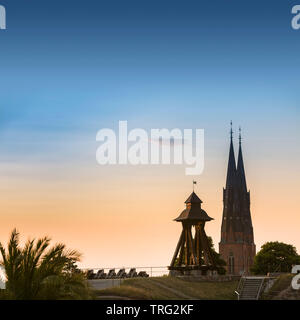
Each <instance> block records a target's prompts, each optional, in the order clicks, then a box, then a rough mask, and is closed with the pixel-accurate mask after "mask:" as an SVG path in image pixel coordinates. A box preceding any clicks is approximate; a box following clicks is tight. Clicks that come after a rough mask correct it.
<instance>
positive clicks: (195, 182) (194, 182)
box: [193, 180, 197, 192]
mask: <svg viewBox="0 0 300 320" xmlns="http://www.w3.org/2000/svg"><path fill="white" fill-rule="evenodd" d="M195 184H197V181H195V180H193V192H194V191H195Z"/></svg>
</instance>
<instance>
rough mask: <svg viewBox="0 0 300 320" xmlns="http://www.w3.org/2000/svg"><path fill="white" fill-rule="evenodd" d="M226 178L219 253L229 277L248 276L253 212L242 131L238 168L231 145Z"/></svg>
mask: <svg viewBox="0 0 300 320" xmlns="http://www.w3.org/2000/svg"><path fill="white" fill-rule="evenodd" d="M232 134H233V132H232V123H231V132H230V149H229V160H228V169H227V178H226V187H225V189H223V205H224V208H223V218H222V228H221V241H220V243H219V252H220V254H221V257H222V258H223V259H224V260H225V261H226V263H227V272H228V273H229V274H235V275H240V274H249V272H250V267H251V266H252V264H253V259H254V256H255V250H256V249H255V244H254V237H253V227H252V221H251V212H250V191H248V190H247V184H246V175H245V168H244V161H243V154H242V139H241V129H240V134H239V154H238V163H237V166H236V162H235V156H234V148H233V142H232Z"/></svg>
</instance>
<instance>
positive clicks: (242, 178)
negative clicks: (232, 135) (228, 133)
mask: <svg viewBox="0 0 300 320" xmlns="http://www.w3.org/2000/svg"><path fill="white" fill-rule="evenodd" d="M241 131H242V130H241V127H240V128H239V155H238V164H237V178H238V180H239V184H240V188H241V190H242V191H246V192H247V183H246V175H245V168H244V160H243V153H242V133H241Z"/></svg>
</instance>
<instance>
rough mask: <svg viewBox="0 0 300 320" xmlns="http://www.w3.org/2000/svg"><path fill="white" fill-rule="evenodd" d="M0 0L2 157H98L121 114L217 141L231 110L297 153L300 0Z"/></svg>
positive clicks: (253, 130)
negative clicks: (1, 23)
mask: <svg viewBox="0 0 300 320" xmlns="http://www.w3.org/2000/svg"><path fill="white" fill-rule="evenodd" d="M0 3H1V4H3V5H5V6H6V9H7V24H8V29H7V30H6V31H3V32H2V31H1V32H0V112H1V114H0V142H1V143H0V154H1V155H0V159H2V160H3V161H22V159H24V160H26V159H29V160H30V161H34V160H37V159H40V158H43V157H44V156H45V157H46V158H47V159H50V160H51V161H53V160H57V161H63V159H64V157H66V158H68V155H70V154H73V152H74V150H79V149H80V150H81V151H82V150H83V149H84V148H85V147H86V148H87V149H88V150H89V153H88V157H90V158H89V159H90V160H91V159H92V160H93V161H94V151H95V141H94V139H95V135H96V132H97V130H98V129H100V128H102V127H115V126H116V124H117V121H118V120H129V121H130V122H129V125H130V126H132V127H144V128H146V129H147V128H150V127H168V128H173V127H181V128H190V127H191V128H196V127H198V128H204V129H206V133H207V134H206V139H207V140H208V141H209V142H210V141H213V139H220V138H221V139H223V138H224V137H226V138H227V136H226V134H227V132H228V123H229V121H230V120H231V119H233V121H234V122H235V124H236V126H237V125H238V124H242V125H243V126H244V127H246V132H247V135H248V137H249V140H250V138H251V139H252V140H253V141H256V139H258V138H261V137H262V134H263V135H264V138H265V139H267V140H268V141H270V140H272V139H273V140H274V141H273V144H274V148H276V141H277V140H278V138H279V139H285V140H286V141H290V142H287V146H286V147H287V148H291V149H287V151H291V152H292V150H293V149H292V146H293V143H295V141H296V140H297V139H299V133H298V131H296V128H297V123H298V122H299V116H300V113H299V110H300V109H299V101H300V90H299V66H300V58H299V57H300V54H299V53H300V31H295V30H293V29H292V28H291V22H290V21H291V18H292V15H291V8H292V6H293V5H294V4H297V1H286V0H284V1H283V0H282V1H265V0H264V1H250V2H249V1H166V0H164V1H155V0H151V1H148V0H147V1H146V0H143V1H141V0H139V1H131V0H128V1H124V0H122V1H116V0H111V1H92V0H87V1H48V0H43V1H33V0H28V1H14V0H10V1H5V0H1V1H0ZM223 142H224V141H222V143H223ZM87 146H89V147H87ZM55 150H56V153H55V155H54V151H55ZM224 150H225V149H224ZM48 153H49V154H51V157H50V158H49V157H47V154H48ZM16 156H18V159H16Z"/></svg>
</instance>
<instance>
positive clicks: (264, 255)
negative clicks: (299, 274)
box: [251, 241, 300, 274]
mask: <svg viewBox="0 0 300 320" xmlns="http://www.w3.org/2000/svg"><path fill="white" fill-rule="evenodd" d="M294 264H300V256H299V255H298V254H297V251H296V248H295V247H294V246H292V245H290V244H286V243H283V242H278V241H276V242H267V243H265V244H264V245H263V246H262V247H261V250H260V251H259V252H258V253H257V255H256V256H255V258H254V263H253V266H252V268H251V271H252V272H253V273H254V274H267V273H268V272H291V269H292V266H293V265H294Z"/></svg>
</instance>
